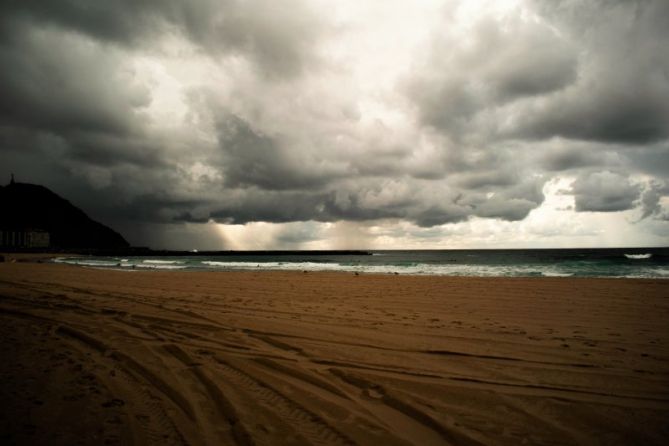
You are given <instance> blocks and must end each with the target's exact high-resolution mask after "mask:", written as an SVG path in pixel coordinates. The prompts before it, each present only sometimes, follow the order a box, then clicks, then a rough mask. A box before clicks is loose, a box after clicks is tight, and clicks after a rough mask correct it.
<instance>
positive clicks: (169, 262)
mask: <svg viewBox="0 0 669 446" xmlns="http://www.w3.org/2000/svg"><path fill="white" fill-rule="evenodd" d="M142 263H149V264H155V265H174V264H177V263H178V264H182V263H186V262H185V261H183V260H155V259H149V260H143V261H142Z"/></svg>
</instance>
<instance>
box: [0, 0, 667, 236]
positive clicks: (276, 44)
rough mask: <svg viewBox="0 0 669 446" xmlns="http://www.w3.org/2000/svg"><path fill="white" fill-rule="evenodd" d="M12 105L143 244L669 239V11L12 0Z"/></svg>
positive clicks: (1, 14)
mask: <svg viewBox="0 0 669 446" xmlns="http://www.w3.org/2000/svg"><path fill="white" fill-rule="evenodd" d="M0 98H1V99H0V156H1V157H2V162H1V163H0V175H2V178H5V180H2V181H3V182H5V181H8V180H9V174H10V172H14V173H15V174H16V177H17V180H19V181H23V182H31V183H38V184H43V185H45V186H47V187H49V188H51V189H52V190H53V191H55V192H56V193H58V194H60V195H62V196H64V197H66V198H68V199H69V200H70V201H72V202H73V203H74V204H76V205H78V206H79V207H81V208H83V209H84V210H85V211H86V212H87V213H88V214H89V215H91V216H92V217H93V218H95V219H98V220H100V221H102V222H104V223H105V224H108V225H110V226H112V227H113V228H115V229H117V230H119V231H120V232H121V233H122V234H123V235H124V236H125V237H126V238H127V239H128V241H130V243H132V244H134V245H142V246H147V245H148V246H151V247H153V248H176V249H193V248H197V249H335V248H377V249H385V248H504V247H519V248H520V247H580V246H594V247H597V246H667V245H669V1H666V0H656V1H651V0H649V1H643V0H639V1H632V0H629V1H623V0H621V1H615V0H601V1H598V0H590V1H587V0H582V1H577V0H573V1H571V0H567V1H558V0H543V1H542V0H537V1H530V0H527V1H524V0H518V1H514V0H512V1H494V2H493V1H473V0H462V1H456V0H452V1H450V0H438V1H437V0H435V1H411V2H409V1H405V0H378V1H360V0H304V1H299V0H282V1H276V0H255V1H253V0H248V1H240V0H189V1H181V0H117V1H106V0H59V1H57V0H53V1H38V0H34V1H33V0H24V1H6V0H0Z"/></svg>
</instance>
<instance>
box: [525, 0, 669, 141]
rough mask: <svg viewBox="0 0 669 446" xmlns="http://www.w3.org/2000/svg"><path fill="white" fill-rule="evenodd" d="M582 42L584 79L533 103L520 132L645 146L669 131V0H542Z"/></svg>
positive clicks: (543, 6)
mask: <svg viewBox="0 0 669 446" xmlns="http://www.w3.org/2000/svg"><path fill="white" fill-rule="evenodd" d="M537 3H538V5H539V9H540V11H541V12H542V13H543V15H544V16H545V18H546V19H547V20H550V21H552V22H553V23H554V24H555V25H556V26H558V27H559V28H560V29H561V30H562V32H564V33H565V34H566V35H568V36H569V38H571V39H572V40H574V41H576V42H579V43H580V44H581V45H582V48H581V51H580V54H581V56H580V65H581V66H580V73H581V75H580V77H579V79H578V82H575V83H574V84H573V85H572V86H571V88H569V89H568V90H565V91H564V92H563V94H561V95H558V96H556V97H555V98H551V100H548V101H545V102H543V103H540V104H535V105H534V106H533V107H531V109H530V110H528V111H529V112H530V113H528V114H527V115H526V116H525V117H523V118H521V119H520V122H519V125H518V129H517V130H518V133H517V134H518V135H521V136H525V137H529V138H539V139H541V138H547V137H551V136H555V135H560V136H564V137H567V138H573V139H583V140H593V141H603V142H616V143H622V144H628V143H638V144H644V143H649V142H654V141H659V140H663V139H667V138H668V137H669V124H668V123H669V76H668V75H667V73H669V48H668V47H667V45H666V42H667V41H669V27H667V20H669V3H668V2H666V1H663V0H655V1H628V2H604V1H593V2H587V3H583V2H576V1H557V2H553V1H550V2H549V1H542V2H537Z"/></svg>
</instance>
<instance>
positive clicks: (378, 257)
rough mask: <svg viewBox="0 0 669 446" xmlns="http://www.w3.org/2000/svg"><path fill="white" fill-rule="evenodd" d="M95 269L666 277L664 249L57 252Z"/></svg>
mask: <svg viewBox="0 0 669 446" xmlns="http://www.w3.org/2000/svg"><path fill="white" fill-rule="evenodd" d="M54 261H55V262H58V263H68V264H74V265H81V266H86V267H95V268H111V269H121V270H126V271H136V270H182V271H203V270H204V271H234V270H280V271H345V272H357V273H378V274H395V273H397V274H411V275H435V276H478V277H481V276H508V277H631V278H665V279H669V248H634V249H632V248H616V249H535V250H418V251H408V250H392V251H367V252H366V253H365V254H350V253H349V254H340V253H323V252H319V253H310V252H309V251H301V252H290V253H286V252H282V253H280V254H274V253H272V252H271V251H270V252H262V253H254V252H247V253H239V252H237V253H234V254H233V253H227V254H226V252H225V251H222V252H220V253H215V254H211V253H208V254H207V255H184V256H169V257H166V256H157V255H156V256H141V257H140V256H126V257H94V256H89V257H60V258H57V259H55V260H54Z"/></svg>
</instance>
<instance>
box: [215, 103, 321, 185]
mask: <svg viewBox="0 0 669 446" xmlns="http://www.w3.org/2000/svg"><path fill="white" fill-rule="evenodd" d="M219 113H221V115H220V116H219V117H218V119H219V121H218V123H217V132H218V144H219V147H220V150H221V152H222V157H221V161H220V162H221V169H222V172H223V173H224V176H225V182H226V184H227V185H228V186H230V187H248V186H257V187H260V188H262V189H268V190H284V189H303V188H318V187H319V186H322V185H325V184H327V183H328V182H329V181H330V180H331V179H332V177H331V176H330V175H328V173H327V172H324V171H314V170H309V169H305V165H304V161H305V157H307V156H308V154H306V153H303V152H302V151H300V150H296V149H295V148H292V147H290V145H289V143H283V142H282V141H281V140H280V138H278V137H271V136H268V135H265V134H263V133H262V132H260V131H257V130H254V129H253V128H252V127H251V126H250V124H249V123H248V122H246V121H245V120H243V119H241V118H239V117H237V116H234V115H230V114H227V113H223V112H219Z"/></svg>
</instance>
